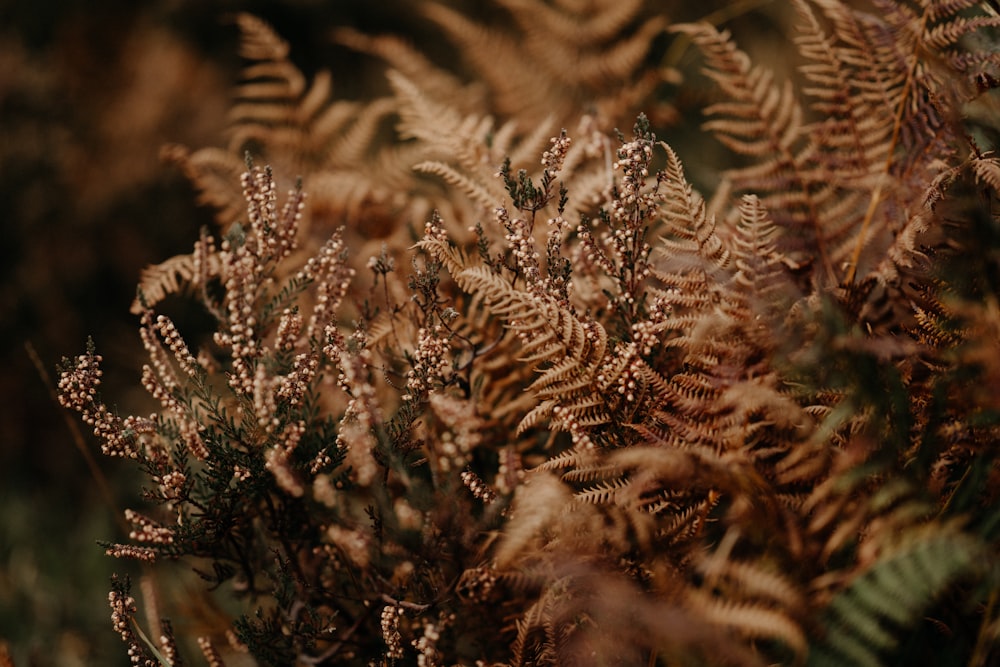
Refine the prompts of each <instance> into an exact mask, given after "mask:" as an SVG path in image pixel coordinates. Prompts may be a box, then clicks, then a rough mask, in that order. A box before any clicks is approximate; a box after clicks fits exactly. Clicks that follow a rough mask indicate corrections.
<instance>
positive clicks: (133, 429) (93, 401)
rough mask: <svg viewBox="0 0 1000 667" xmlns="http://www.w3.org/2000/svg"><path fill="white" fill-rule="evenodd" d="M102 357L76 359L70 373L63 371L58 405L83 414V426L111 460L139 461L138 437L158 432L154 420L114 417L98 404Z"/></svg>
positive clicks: (84, 355) (89, 353) (87, 355)
mask: <svg viewBox="0 0 1000 667" xmlns="http://www.w3.org/2000/svg"><path fill="white" fill-rule="evenodd" d="M100 362H101V356H100V355H99V354H94V353H93V352H88V353H87V354H83V355H80V356H79V357H77V359H76V364H75V365H74V366H73V368H71V369H67V370H65V371H63V373H62V374H61V375H60V377H59V386H58V397H59V403H60V405H62V406H63V407H65V408H69V409H71V410H76V411H77V412H79V413H80V417H81V418H82V419H83V422H84V423H85V424H87V425H88V426H90V427H92V428H93V429H94V435H95V436H97V437H99V438H101V439H102V440H103V441H104V443H103V444H102V445H101V451H103V452H104V454H106V455H108V456H122V457H125V458H133V459H134V458H137V457H138V455H139V450H138V448H137V447H136V440H137V437H136V436H137V435H139V434H143V433H152V432H154V431H155V430H156V422H155V417H151V418H150V419H144V418H141V417H128V418H127V419H124V420H123V419H122V418H121V417H119V416H117V415H115V414H112V413H111V412H110V411H109V410H108V408H107V406H106V405H104V404H103V403H99V402H98V400H97V388H98V387H99V386H100V385H101V375H102V374H103V372H102V371H101V368H100Z"/></svg>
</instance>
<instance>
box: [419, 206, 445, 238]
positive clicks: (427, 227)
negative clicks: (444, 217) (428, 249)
mask: <svg viewBox="0 0 1000 667" xmlns="http://www.w3.org/2000/svg"><path fill="white" fill-rule="evenodd" d="M424 236H426V237H427V238H429V239H433V240H435V241H442V242H447V241H448V233H447V232H446V231H445V230H444V225H443V224H442V222H441V216H439V215H438V214H437V213H435V214H434V215H432V216H431V217H430V218H429V219H428V220H427V222H425V223H424Z"/></svg>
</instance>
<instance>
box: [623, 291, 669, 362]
mask: <svg viewBox="0 0 1000 667" xmlns="http://www.w3.org/2000/svg"><path fill="white" fill-rule="evenodd" d="M669 314H670V304H668V303H667V302H666V301H665V300H664V299H662V298H660V299H656V300H655V301H654V302H653V303H652V305H651V306H650V308H649V316H648V317H647V318H646V319H644V320H639V321H638V322H635V323H633V324H632V340H633V341H635V344H636V345H637V346H638V348H639V350H640V351H641V352H642V355H643V356H645V357H648V356H649V355H650V354H652V353H653V350H654V349H656V347H657V346H658V345H659V344H660V333H661V331H662V329H663V325H664V323H665V322H666V320H667V317H668V316H669Z"/></svg>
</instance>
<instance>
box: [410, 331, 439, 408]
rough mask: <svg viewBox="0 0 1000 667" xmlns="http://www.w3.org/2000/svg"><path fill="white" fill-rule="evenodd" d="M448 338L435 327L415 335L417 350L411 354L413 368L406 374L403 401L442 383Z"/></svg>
mask: <svg viewBox="0 0 1000 667" xmlns="http://www.w3.org/2000/svg"><path fill="white" fill-rule="evenodd" d="M448 367H449V361H448V336H447V331H446V329H445V328H444V327H443V326H442V325H440V324H437V325H435V326H434V327H433V328H432V329H430V330H428V329H425V328H421V329H420V331H419V332H418V333H417V349H416V350H414V352H413V367H412V368H411V369H410V370H409V371H407V373H406V392H407V393H406V394H405V395H404V396H403V400H404V401H410V400H413V399H414V398H415V397H417V396H420V395H421V394H423V393H424V392H427V391H430V390H431V389H433V388H434V387H435V386H437V385H439V384H440V383H441V382H443V381H444V376H445V373H446V372H447V371H448Z"/></svg>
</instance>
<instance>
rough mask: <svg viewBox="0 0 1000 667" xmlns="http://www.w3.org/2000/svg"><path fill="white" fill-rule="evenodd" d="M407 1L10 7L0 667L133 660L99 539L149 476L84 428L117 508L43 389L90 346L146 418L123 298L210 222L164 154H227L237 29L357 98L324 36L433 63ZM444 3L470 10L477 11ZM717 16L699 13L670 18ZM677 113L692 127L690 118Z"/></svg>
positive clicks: (0, 67)
mask: <svg viewBox="0 0 1000 667" xmlns="http://www.w3.org/2000/svg"><path fill="white" fill-rule="evenodd" d="M416 4H419V3H407V2H405V1H404V0H380V2H378V3H372V2H367V1H366V0H339V1H338V2H320V1H316V0H312V1H309V0H299V1H297V2H296V1H292V0H287V1H286V2H282V3H273V2H236V1H232V2H230V1H219V2H198V1H196V0H152V1H149V2H143V3H136V2H132V1H126V0H98V1H96V2H90V1H88V2H84V1H83V0H36V2H23V1H16V0H0V233H2V238H0V355H2V358H0V666H4V667H5V666H6V664H8V663H5V662H4V656H5V655H6V656H7V657H8V659H10V660H12V662H13V664H14V665H17V666H18V667H24V666H26V665H31V666H38V667H43V666H48V665H60V666H61V665H66V666H72V665H127V664H129V663H128V660H127V659H126V656H125V655H124V653H123V651H122V645H121V642H120V640H119V638H118V637H117V636H116V635H115V634H114V633H113V632H112V631H111V627H110V621H109V609H108V606H107V590H108V578H109V576H110V575H111V573H112V572H119V573H128V572H131V573H132V574H133V575H135V574H138V573H137V572H136V570H135V569H134V568H130V566H129V564H128V563H125V562H122V561H115V560H113V559H110V558H107V557H105V556H104V555H103V549H102V548H100V547H99V546H97V544H96V543H95V542H96V540H98V539H106V540H111V541H124V540H125V539H126V538H125V536H124V535H122V533H121V529H120V528H119V527H118V526H117V524H116V521H118V517H119V516H120V515H121V511H122V510H123V509H124V508H125V507H128V506H129V505H130V503H131V502H133V501H135V499H137V498H138V492H139V489H140V486H141V480H140V477H139V475H138V471H136V470H134V469H133V468H132V467H131V466H130V465H129V463H128V462H123V461H117V460H108V459H105V458H103V457H101V456H100V454H99V446H98V443H96V442H95V440H94V438H93V437H92V436H91V435H90V434H89V433H87V432H86V431H85V430H84V432H83V438H82V442H83V443H85V444H86V446H87V447H88V448H89V451H90V452H92V455H93V458H94V459H95V460H96V465H97V466H98V467H99V469H100V471H101V475H103V476H106V478H107V479H108V480H109V483H110V486H111V496H112V497H113V498H114V501H113V502H110V503H109V502H107V501H106V499H105V498H104V497H103V496H102V494H101V492H100V487H99V485H98V484H97V483H96V482H95V477H94V475H93V474H92V472H91V470H90V469H89V467H88V462H87V461H86V459H85V457H84V454H83V453H82V452H81V450H80V448H78V446H77V445H76V444H75V443H76V442H78V440H77V439H76V436H75V435H74V432H73V428H74V426H73V425H74V424H75V425H76V427H79V426H81V425H80V423H79V422H78V420H77V419H76V416H75V415H67V414H66V413H64V412H63V411H62V410H61V408H59V406H58V404H57V403H56V402H55V399H54V398H53V396H52V394H51V385H52V383H54V382H55V381H56V380H57V377H56V376H57V373H56V365H57V364H58V362H59V361H60V359H62V358H63V357H72V356H75V355H77V354H80V353H81V352H83V350H84V346H85V343H86V340H87V338H88V337H93V339H94V341H95V343H96V345H97V349H98V352H99V353H101V354H102V355H103V356H104V369H105V378H104V379H105V383H104V386H103V396H104V399H105V401H106V402H108V403H109V405H112V406H116V407H117V408H118V410H119V411H120V413H121V414H130V413H133V412H135V413H140V414H146V413H148V412H150V411H151V410H152V409H154V408H153V407H152V406H151V405H150V404H149V402H148V401H147V400H146V398H145V397H144V395H143V394H142V392H141V389H140V388H139V383H138V379H139V375H140V368H141V364H142V356H143V355H142V354H141V346H140V343H139V339H138V335H137V326H138V322H137V318H136V317H135V316H133V315H131V314H130V313H129V305H130V303H131V301H132V299H133V297H134V296H135V285H136V282H137V280H138V276H139V273H140V271H141V269H142V268H143V267H144V266H146V265H148V264H151V263H155V262H159V261H162V260H164V259H166V258H168V257H171V256H173V255H175V254H178V253H181V252H188V251H190V249H191V246H192V244H193V242H194V240H195V239H196V238H197V236H198V230H199V228H200V227H202V226H203V225H208V224H211V212H210V211H207V210H204V209H200V208H198V207H197V206H196V204H195V196H194V192H193V190H192V189H191V187H190V186H189V185H188V183H187V182H186V181H185V180H184V178H183V177H182V176H181V174H180V173H178V171H177V170H175V169H174V168H172V167H170V166H166V165H164V164H163V163H161V161H160V159H159V151H160V147H161V146H162V145H163V144H165V143H179V144H183V145H186V146H190V147H192V148H200V147H204V146H222V145H225V127H226V112H227V110H228V107H229V101H230V91H231V90H232V86H233V84H234V82H235V81H236V79H237V76H238V71H239V66H240V62H239V59H238V57H237V56H236V49H237V33H236V29H235V27H234V26H233V25H232V22H231V21H229V20H227V17H229V16H231V15H232V13H233V12H235V11H249V12H252V13H255V14H257V15H258V16H260V17H262V18H264V19H265V20H267V21H268V22H270V23H271V24H272V25H273V26H274V27H275V28H276V29H277V31H278V33H279V34H281V35H282V36H283V37H285V38H286V39H287V40H288V41H290V42H291V44H292V60H293V61H294V62H295V63H296V64H297V65H298V66H299V67H300V68H302V69H303V71H304V72H305V73H306V75H307V76H308V75H310V74H311V72H313V71H315V70H316V69H317V68H319V67H325V68H329V69H331V70H332V71H333V75H334V82H335V93H336V94H337V95H338V96H344V97H352V96H361V95H365V94H367V93H368V92H369V91H368V90H367V89H368V88H370V87H371V86H376V87H380V86H381V87H383V89H384V79H383V78H382V74H381V71H382V70H381V68H380V66H378V65H377V64H376V63H373V62H372V61H371V59H366V58H363V57H361V56H358V55H356V54H352V53H350V52H347V51H345V50H343V49H338V48H337V47H335V46H334V44H333V43H332V42H331V40H330V39H329V34H330V30H331V28H333V27H334V26H345V25H346V26H352V27H355V28H358V29H360V30H362V31H365V32H370V33H381V32H392V33H397V34H405V35H407V36H409V37H410V38H411V39H412V41H413V42H415V43H416V44H419V45H421V47H422V48H423V47H425V46H426V48H428V49H430V50H431V51H432V53H431V55H434V53H433V51H434V49H438V50H440V49H442V48H444V47H443V46H442V41H441V40H440V37H435V36H434V35H433V34H432V33H430V32H426V31H429V28H428V26H427V25H426V23H425V22H424V23H422V22H420V21H419V20H415V19H414V6H415V5H416ZM449 4H453V5H461V6H462V8H463V10H465V11H466V12H469V13H472V14H475V13H476V12H477V11H479V10H480V8H481V7H482V5H480V4H479V3H478V2H476V1H475V0H468V1H465V2H461V1H456V2H451V3H449ZM673 4H674V5H680V6H683V5H684V4H685V3H673ZM710 4H713V5H714V6H715V7H726V6H727V5H728V6H729V7H730V8H732V7H733V6H735V5H737V4H739V5H747V7H746V9H747V10H752V9H753V8H754V7H757V8H760V7H762V6H767V5H769V4H770V3H768V2H767V1H766V0H765V1H764V2H759V1H758V2H750V3H746V2H744V3H725V2H717V3H710ZM777 4H778V5H780V4H782V3H777ZM711 9H712V8H711V7H707V6H705V5H704V4H701V3H699V6H698V7H696V8H695V7H689V8H688V9H686V10H680V9H679V10H678V11H687V12H688V13H689V14H692V15H689V16H683V15H681V16H677V17H672V18H678V19H682V20H691V19H694V18H698V17H700V16H704V15H706V14H708V12H709V11H711ZM772 9H773V7H772ZM742 11H743V10H738V11H736V12H734V13H735V14H739V13H742ZM773 11H774V13H775V14H778V13H779V10H778V9H773ZM783 12H784V10H780V13H783ZM771 18H772V19H773V18H774V16H772V17H771ZM777 23H780V21H777ZM774 26H775V22H773V21H772V20H769V19H768V20H764V21H761V22H758V23H756V24H754V27H753V28H751V33H753V34H755V35H756V39H754V40H751V41H752V43H751V44H746V43H745V42H744V44H745V45H746V46H749V47H751V50H752V49H753V48H754V47H756V48H758V49H762V50H764V51H767V50H768V49H773V48H780V47H775V46H774V45H775V40H773V39H772V38H771V37H772V36H773V35H774V34H775V27H774ZM422 31H425V32H424V33H422ZM438 55H440V54H438ZM691 106H692V107H697V106H698V104H697V100H694V101H693V102H692V103H691ZM682 112H692V117H691V118H690V119H689V122H690V123H691V124H692V126H693V127H696V126H697V124H698V122H699V121H700V119H699V117H698V114H697V109H682ZM685 120H687V119H685ZM625 129H627V128H625ZM670 141H671V142H672V143H675V139H674V138H670ZM678 151H679V152H680V153H681V154H682V155H684V152H683V150H682V147H680V146H678ZM689 155H691V153H689ZM692 157H694V156H693V155H692ZM692 165H693V168H694V169H695V170H697V164H696V163H693V161H692V163H691V164H689V167H691V166H692Z"/></svg>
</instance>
